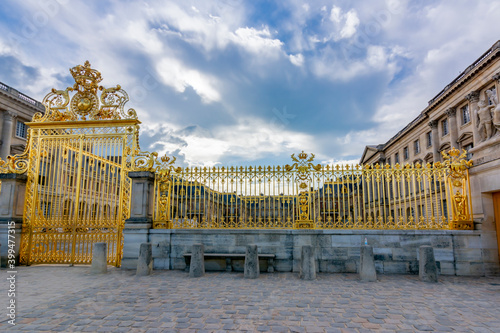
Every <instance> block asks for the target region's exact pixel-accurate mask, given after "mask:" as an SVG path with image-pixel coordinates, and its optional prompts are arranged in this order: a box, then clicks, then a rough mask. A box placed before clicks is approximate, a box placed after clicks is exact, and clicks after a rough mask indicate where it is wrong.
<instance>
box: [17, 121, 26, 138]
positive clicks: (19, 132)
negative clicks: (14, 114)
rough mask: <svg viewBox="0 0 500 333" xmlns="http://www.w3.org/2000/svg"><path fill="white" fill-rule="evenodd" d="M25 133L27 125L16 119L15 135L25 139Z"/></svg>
mask: <svg viewBox="0 0 500 333" xmlns="http://www.w3.org/2000/svg"><path fill="white" fill-rule="evenodd" d="M27 134H28V127H27V126H26V124H25V123H23V122H22V121H19V120H18V121H17V124H16V136H17V137H20V138H23V139H26V137H27V136H28V135H27Z"/></svg>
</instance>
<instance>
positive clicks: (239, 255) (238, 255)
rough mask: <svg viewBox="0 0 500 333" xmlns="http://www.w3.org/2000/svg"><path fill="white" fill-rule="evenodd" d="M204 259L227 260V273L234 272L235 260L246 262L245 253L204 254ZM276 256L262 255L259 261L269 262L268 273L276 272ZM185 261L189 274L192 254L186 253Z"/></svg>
mask: <svg viewBox="0 0 500 333" xmlns="http://www.w3.org/2000/svg"><path fill="white" fill-rule="evenodd" d="M203 257H204V259H222V258H225V259H226V272H231V271H232V270H233V268H232V264H233V260H245V253H204V255H203ZM275 257H276V255H274V254H260V253H259V260H260V259H264V260H267V272H268V273H273V272H274V258H275ZM184 260H185V261H186V271H188V272H189V265H190V263H191V253H184Z"/></svg>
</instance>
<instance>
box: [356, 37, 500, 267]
mask: <svg viewBox="0 0 500 333" xmlns="http://www.w3.org/2000/svg"><path fill="white" fill-rule="evenodd" d="M499 80H500V41H498V42H496V43H495V44H494V45H493V46H492V47H491V48H490V49H488V50H487V51H486V52H485V53H484V54H483V55H481V56H480V57H479V58H478V59H477V60H476V61H475V62H474V63H472V64H471V65H470V66H469V67H467V68H466V69H465V70H464V71H463V72H462V73H461V74H460V75H459V76H458V77H456V78H455V79H454V80H453V81H452V82H451V83H450V84H448V85H447V86H446V87H445V88H444V89H443V90H442V91H440V92H439V93H438V94H437V95H436V96H435V97H434V98H433V99H431V100H430V101H429V105H428V106H427V107H426V108H425V109H424V110H422V112H421V113H420V114H419V115H418V116H417V117H416V118H415V119H414V120H413V121H411V122H410V123H409V124H408V125H407V126H405V127H404V128H403V129H402V130H401V131H399V132H398V133H397V134H396V135H395V136H393V137H392V138H391V139H389V140H388V141H387V142H386V143H383V144H379V145H374V146H366V147H365V150H364V152H363V155H362V157H361V164H376V163H379V164H392V165H394V164H396V163H399V164H404V163H420V164H422V163H434V162H441V161H442V156H441V152H442V151H448V150H449V149H451V148H458V149H460V150H466V151H467V157H468V158H469V159H472V161H473V167H472V168H471V169H470V170H469V172H470V182H471V197H472V208H473V216H474V227H475V229H476V230H477V232H478V233H479V234H480V242H479V243H478V244H476V245H474V247H476V251H475V253H474V254H471V255H474V256H478V257H480V258H478V260H479V259H481V260H482V261H483V262H487V263H490V264H489V265H486V266H485V273H486V274H488V273H495V272H498V266H499V264H498V263H499V248H500V232H497V230H500V103H498V94H499V92H500V90H499V88H500V81H499ZM469 248H470V246H469ZM471 253H472V252H471Z"/></svg>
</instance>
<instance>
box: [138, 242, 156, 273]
mask: <svg viewBox="0 0 500 333" xmlns="http://www.w3.org/2000/svg"><path fill="white" fill-rule="evenodd" d="M151 271H153V255H152V249H151V243H142V244H141V248H140V251H139V259H138V261H137V272H136V275H139V276H144V275H149V274H151Z"/></svg>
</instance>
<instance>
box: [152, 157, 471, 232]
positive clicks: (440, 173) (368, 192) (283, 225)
mask: <svg viewBox="0 0 500 333" xmlns="http://www.w3.org/2000/svg"><path fill="white" fill-rule="evenodd" d="M449 154H450V155H448V154H444V155H443V156H444V159H445V162H444V163H439V162H438V163H435V164H433V165H431V164H426V165H420V164H414V165H412V164H406V165H399V164H396V165H393V166H391V165H383V166H382V165H378V164H376V165H373V166H371V165H365V166H359V165H356V166H349V165H346V166H340V165H320V164H317V165H315V164H314V163H313V161H314V154H310V155H308V154H305V153H304V152H302V153H301V154H298V155H297V157H295V155H292V160H293V162H294V163H293V164H292V165H285V166H248V167H188V168H181V167H174V165H173V161H170V162H169V163H168V166H163V167H159V168H157V173H156V179H155V212H154V227H155V228H173V229H191V228H204V229H211V228H221V229H227V228H229V229H449V228H453V229H470V228H471V226H472V207H471V203H470V186H469V179H468V170H467V168H468V167H470V165H471V163H470V162H467V161H465V155H463V154H462V155H460V154H459V152H458V150H456V149H455V150H451V151H450V153H449ZM459 155H460V156H459ZM467 195H468V196H467ZM464 207H465V208H464Z"/></svg>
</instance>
